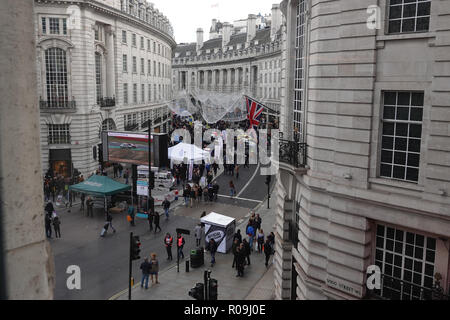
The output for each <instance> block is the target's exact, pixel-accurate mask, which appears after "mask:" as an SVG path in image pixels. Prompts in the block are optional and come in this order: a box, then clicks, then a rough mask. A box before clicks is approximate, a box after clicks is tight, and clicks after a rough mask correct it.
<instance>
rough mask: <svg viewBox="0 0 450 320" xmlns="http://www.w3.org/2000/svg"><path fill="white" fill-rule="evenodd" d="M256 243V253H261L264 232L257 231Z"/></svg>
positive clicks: (261, 230)
mask: <svg viewBox="0 0 450 320" xmlns="http://www.w3.org/2000/svg"><path fill="white" fill-rule="evenodd" d="M256 241H257V242H258V253H261V252H262V249H263V245H264V231H263V229H259V230H258V235H257V240H256Z"/></svg>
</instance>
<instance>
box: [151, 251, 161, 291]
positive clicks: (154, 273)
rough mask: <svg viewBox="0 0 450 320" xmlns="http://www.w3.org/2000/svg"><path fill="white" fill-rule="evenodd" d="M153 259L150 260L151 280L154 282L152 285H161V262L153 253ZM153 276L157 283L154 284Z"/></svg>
mask: <svg viewBox="0 0 450 320" xmlns="http://www.w3.org/2000/svg"><path fill="white" fill-rule="evenodd" d="M151 257H152V259H151V260H150V280H152V284H153V283H159V282H158V272H159V262H158V259H156V253H152V255H151ZM153 276H155V282H153Z"/></svg>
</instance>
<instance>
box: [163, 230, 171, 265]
mask: <svg viewBox="0 0 450 320" xmlns="http://www.w3.org/2000/svg"><path fill="white" fill-rule="evenodd" d="M172 244H173V237H172V236H171V235H170V233H168V232H167V233H166V237H165V238H164V245H165V246H166V251H167V260H172V259H173V258H172Z"/></svg>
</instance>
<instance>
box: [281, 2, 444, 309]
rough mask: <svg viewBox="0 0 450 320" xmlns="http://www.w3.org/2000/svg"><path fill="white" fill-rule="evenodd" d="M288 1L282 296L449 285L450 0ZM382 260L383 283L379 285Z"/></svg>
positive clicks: (414, 292) (421, 290) (412, 292)
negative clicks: (373, 276)
mask: <svg viewBox="0 0 450 320" xmlns="http://www.w3.org/2000/svg"><path fill="white" fill-rule="evenodd" d="M369 6H375V7H372V9H371V10H369V11H368V8H369ZM281 7H282V11H283V13H284V14H285V16H286V30H287V34H286V37H287V38H286V40H287V41H286V42H285V46H284V50H283V61H284V62H285V63H284V64H283V66H284V67H283V71H282V78H283V88H284V90H283V93H282V96H283V98H282V99H283V101H282V108H281V111H282V114H281V119H280V131H282V132H283V133H284V136H283V138H284V139H285V140H283V141H282V142H281V146H282V147H281V151H280V152H281V161H280V171H279V174H278V179H277V225H276V230H277V232H276V248H275V252H276V253H275V257H274V264H275V273H274V277H275V295H276V298H277V299H362V298H376V297H380V296H381V297H383V298H387V299H404V300H409V299H431V298H433V297H438V298H439V297H441V298H442V296H439V295H438V294H437V292H441V293H446V294H448V292H449V288H450V264H449V261H450V260H449V249H450V198H449V194H450V86H449V83H450V82H449V79H450V62H449V61H450V49H449V48H450V47H449V46H450V42H449V39H450V19H449V17H450V15H449V14H450V2H449V1H437V0H431V1H407V2H406V1H404V2H402V1H387V0H380V1H376V0H367V1H360V0H345V1H342V0H335V1H328V0H327V1H322V0H318V1H310V0H285V1H283V2H282V3H281ZM377 7H378V9H377ZM374 8H375V9H374ZM374 10H375V11H374ZM377 10H378V11H377ZM372 12H375V14H379V16H378V17H379V19H377V20H376V21H377V23H379V25H378V27H379V28H378V29H376V28H373V27H374V24H373V23H371V21H372V20H371V18H370V17H371V15H372ZM368 21H369V23H368ZM304 146H306V150H307V152H306V154H305V153H304V152H303V151H304V149H303V147H304ZM293 150H294V152H293ZM299 150H300V151H302V152H301V153H302V154H301V155H298V152H299ZM289 154H290V155H294V157H287V156H286V155H289ZM305 158H306V159H305ZM293 159H294V160H295V159H297V160H299V161H294V160H293ZM371 265H376V266H378V267H379V268H380V271H381V288H380V290H369V289H368V288H367V286H366V280H367V277H368V276H367V269H368V267H369V266H371ZM435 285H438V286H439V287H440V288H441V290H440V291H439V290H437V291H433V290H431V288H432V287H433V286H435ZM436 294H437V295H436ZM433 295H434V296H433Z"/></svg>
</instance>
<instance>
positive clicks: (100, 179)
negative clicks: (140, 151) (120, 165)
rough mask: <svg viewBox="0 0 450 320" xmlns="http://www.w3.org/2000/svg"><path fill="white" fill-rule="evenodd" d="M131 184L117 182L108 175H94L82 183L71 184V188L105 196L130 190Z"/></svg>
mask: <svg viewBox="0 0 450 320" xmlns="http://www.w3.org/2000/svg"><path fill="white" fill-rule="evenodd" d="M130 189H131V186H129V185H127V184H123V183H120V182H117V181H115V180H113V179H111V178H108V177H106V176H97V175H94V176H92V177H90V178H89V179H87V180H86V181H84V182H82V183H78V184H75V185H73V186H69V190H71V191H76V192H81V193H86V194H90V195H93V196H99V197H105V196H112V195H114V194H117V193H120V192H123V191H127V190H130Z"/></svg>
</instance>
